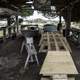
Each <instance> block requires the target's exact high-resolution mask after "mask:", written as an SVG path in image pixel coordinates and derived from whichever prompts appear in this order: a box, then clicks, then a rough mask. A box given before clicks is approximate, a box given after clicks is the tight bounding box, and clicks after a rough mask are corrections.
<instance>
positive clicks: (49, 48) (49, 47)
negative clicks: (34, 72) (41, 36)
mask: <svg viewBox="0 0 80 80" xmlns="http://www.w3.org/2000/svg"><path fill="white" fill-rule="evenodd" d="M47 43H48V50H51V46H50V40H49V33H48V32H47Z"/></svg>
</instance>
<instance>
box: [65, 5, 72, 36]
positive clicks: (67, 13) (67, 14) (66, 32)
mask: <svg viewBox="0 0 80 80" xmlns="http://www.w3.org/2000/svg"><path fill="white" fill-rule="evenodd" d="M71 11H72V7H71V6H69V7H68V8H67V10H66V19H65V23H66V31H65V34H66V36H69V30H70V25H71Z"/></svg>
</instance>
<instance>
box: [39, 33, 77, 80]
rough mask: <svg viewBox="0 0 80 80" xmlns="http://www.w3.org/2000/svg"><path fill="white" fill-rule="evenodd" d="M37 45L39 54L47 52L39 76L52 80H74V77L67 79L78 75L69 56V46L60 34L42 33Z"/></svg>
mask: <svg viewBox="0 0 80 80" xmlns="http://www.w3.org/2000/svg"><path fill="white" fill-rule="evenodd" d="M39 45H40V52H47V55H46V58H45V60H44V63H43V65H42V68H41V71H40V74H43V76H51V77H52V79H53V80H75V77H74V76H73V77H68V75H76V74H78V71H77V69H76V67H75V64H74V62H73V59H72V56H71V54H70V52H71V49H70V47H69V44H68V42H67V40H66V38H64V37H63V36H62V34H60V33H58V32H55V33H53V32H46V33H43V34H42V38H41V41H40V44H39ZM46 46H47V48H45V47H46ZM41 80H43V78H42V79H41Z"/></svg>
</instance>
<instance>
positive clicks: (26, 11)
mask: <svg viewBox="0 0 80 80" xmlns="http://www.w3.org/2000/svg"><path fill="white" fill-rule="evenodd" d="M20 13H21V16H22V17H25V16H30V15H32V14H33V11H32V10H31V7H29V6H27V5H24V6H22V7H21V10H20Z"/></svg>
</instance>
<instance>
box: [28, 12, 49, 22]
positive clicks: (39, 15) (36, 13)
mask: <svg viewBox="0 0 80 80" xmlns="http://www.w3.org/2000/svg"><path fill="white" fill-rule="evenodd" d="M37 18H41V19H44V20H48V18H45V17H44V16H43V15H42V14H41V13H38V12H37V11H34V13H33V15H32V16H29V17H27V19H28V20H33V19H37Z"/></svg>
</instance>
